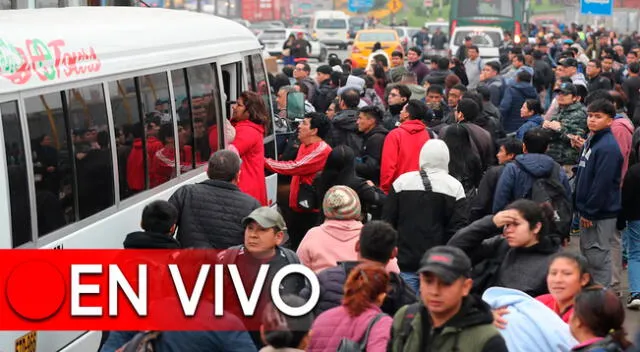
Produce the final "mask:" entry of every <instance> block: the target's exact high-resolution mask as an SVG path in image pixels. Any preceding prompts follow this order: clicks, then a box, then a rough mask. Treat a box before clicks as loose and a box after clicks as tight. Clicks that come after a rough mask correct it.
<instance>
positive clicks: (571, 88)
mask: <svg viewBox="0 0 640 352" xmlns="http://www.w3.org/2000/svg"><path fill="white" fill-rule="evenodd" d="M555 92H556V93H562V94H572V95H577V94H578V89H577V88H576V86H575V85H574V84H573V83H569V82H564V83H562V84H560V87H559V88H558V89H556V90H555Z"/></svg>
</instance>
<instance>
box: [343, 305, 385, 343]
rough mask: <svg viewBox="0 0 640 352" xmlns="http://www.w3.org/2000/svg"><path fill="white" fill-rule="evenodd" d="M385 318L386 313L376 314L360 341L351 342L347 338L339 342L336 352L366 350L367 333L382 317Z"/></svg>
mask: <svg viewBox="0 0 640 352" xmlns="http://www.w3.org/2000/svg"><path fill="white" fill-rule="evenodd" d="M384 316H387V314H386V313H378V314H377V315H376V316H375V317H373V319H371V321H370V322H369V325H367V330H365V332H364V336H362V338H361V339H360V341H353V340H350V339H348V338H346V337H345V338H343V339H342V340H340V345H338V349H337V350H336V351H337V352H359V351H362V352H364V351H366V350H367V342H368V341H369V333H370V332H371V328H373V326H374V325H375V324H376V323H377V322H378V320H380V319H381V318H382V317H384Z"/></svg>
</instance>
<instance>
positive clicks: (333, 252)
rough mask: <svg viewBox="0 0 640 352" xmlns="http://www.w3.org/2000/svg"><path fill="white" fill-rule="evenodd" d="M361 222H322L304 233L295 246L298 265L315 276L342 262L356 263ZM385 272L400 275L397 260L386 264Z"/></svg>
mask: <svg viewBox="0 0 640 352" xmlns="http://www.w3.org/2000/svg"><path fill="white" fill-rule="evenodd" d="M361 230H362V223H361V222H360V221H357V220H329V219H327V220H325V222H324V223H323V224H322V225H320V226H316V227H314V228H312V229H310V230H309V232H307V234H306V235H305V236H304V238H303V239H302V242H300V246H298V251H297V254H298V257H299V258H300V262H301V263H302V264H304V265H305V266H306V267H308V268H310V269H311V270H313V271H314V272H315V273H319V272H320V271H322V270H324V269H327V268H331V267H334V266H336V265H337V263H338V262H341V261H354V260H358V253H357V252H356V243H357V242H358V239H359V238H360V231H361ZM387 271H388V272H395V273H398V272H400V269H399V268H398V264H397V261H396V259H395V258H394V259H392V260H390V261H389V264H387Z"/></svg>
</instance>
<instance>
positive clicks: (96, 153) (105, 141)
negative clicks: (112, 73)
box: [65, 84, 115, 220]
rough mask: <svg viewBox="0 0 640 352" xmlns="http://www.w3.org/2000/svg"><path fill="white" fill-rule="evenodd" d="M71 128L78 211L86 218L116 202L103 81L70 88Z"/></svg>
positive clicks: (68, 99) (80, 215) (68, 109)
mask: <svg viewBox="0 0 640 352" xmlns="http://www.w3.org/2000/svg"><path fill="white" fill-rule="evenodd" d="M65 95H66V97H67V113H68V121H69V126H68V128H69V129H70V130H72V131H73V161H74V163H75V173H74V175H75V182H76V187H77V194H76V195H77V205H78V211H77V212H76V214H77V216H78V218H77V219H76V220H82V219H84V218H87V217H89V216H91V215H93V214H96V213H98V212H99V211H101V210H104V209H106V208H108V207H110V206H112V205H113V204H114V199H115V198H114V194H113V193H114V192H113V165H112V159H111V136H110V132H109V125H108V121H107V109H106V106H105V101H104V92H103V90H102V85H99V84H97V85H92V86H88V87H83V88H77V89H71V90H68V91H66V94H65Z"/></svg>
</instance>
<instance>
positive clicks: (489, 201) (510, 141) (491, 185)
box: [469, 137, 522, 222]
mask: <svg viewBox="0 0 640 352" xmlns="http://www.w3.org/2000/svg"><path fill="white" fill-rule="evenodd" d="M498 148H499V149H498V154H496V157H497V158H498V165H496V166H492V167H490V168H489V169H487V172H486V173H485V174H484V176H482V180H481V181H480V185H479V186H478V194H477V195H476V197H475V198H474V199H473V202H472V204H471V216H470V219H469V222H473V221H476V220H478V219H480V218H481V217H483V216H485V215H489V214H493V196H494V194H495V192H496V187H497V186H498V181H499V180H500V176H501V175H502V172H503V171H504V168H505V167H506V166H507V165H508V164H509V163H511V162H512V161H513V160H514V159H515V158H516V157H517V156H518V155H520V154H522V142H520V141H519V140H517V139H515V138H513V137H511V138H504V139H501V140H499V141H498Z"/></svg>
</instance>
